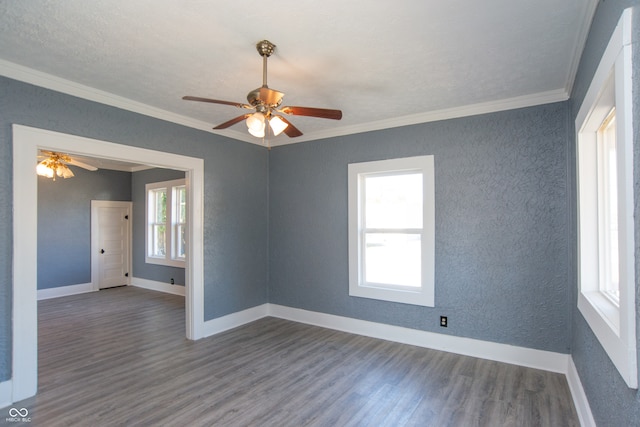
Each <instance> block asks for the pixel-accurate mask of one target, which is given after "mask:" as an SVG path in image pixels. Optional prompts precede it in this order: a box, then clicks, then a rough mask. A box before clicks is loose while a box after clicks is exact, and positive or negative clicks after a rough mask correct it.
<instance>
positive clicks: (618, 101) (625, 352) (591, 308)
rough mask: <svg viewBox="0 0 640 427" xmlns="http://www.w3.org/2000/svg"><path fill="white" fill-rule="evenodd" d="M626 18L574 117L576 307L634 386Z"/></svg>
mask: <svg viewBox="0 0 640 427" xmlns="http://www.w3.org/2000/svg"><path fill="white" fill-rule="evenodd" d="M630 23H631V22H630V14H629V13H628V12H625V14H623V17H622V19H621V20H620V23H619V24H618V26H617V27H616V29H615V31H614V34H613V36H612V38H611V41H610V42H609V45H608V46H607V48H606V50H605V53H604V55H603V57H602V60H601V62H600V65H599V66H598V69H597V70H596V73H595V75H594V78H593V81H592V82H591V85H590V87H589V89H588V91H587V94H586V96H585V99H584V101H583V103H582V105H581V107H580V110H579V112H578V116H577V118H576V135H577V143H576V147H577V173H578V176H577V181H578V262H579V266H578V286H579V292H578V309H579V310H580V313H582V315H583V316H584V318H585V320H586V321H587V323H588V324H589V326H590V328H591V329H592V330H593V332H594V334H595V336H596V337H597V338H598V340H599V341H600V343H601V344H602V346H603V348H604V349H605V351H606V352H607V354H608V355H609V357H610V358H611V360H612V362H613V363H614V365H615V366H616V368H617V369H618V371H619V372H620V374H621V375H622V377H623V378H624V380H625V381H626V383H627V385H628V386H629V387H632V388H637V387H638V376H637V358H636V352H637V348H636V320H635V268H634V249H635V244H634V223H633V204H634V202H633V197H634V196H633V140H632V137H633V135H632V134H633V132H632V127H631V124H632V118H633V116H632V111H631V110H632V103H631V45H630V39H631V35H630V28H631V26H630Z"/></svg>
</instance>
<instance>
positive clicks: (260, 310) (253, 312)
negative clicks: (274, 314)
mask: <svg viewBox="0 0 640 427" xmlns="http://www.w3.org/2000/svg"><path fill="white" fill-rule="evenodd" d="M268 306H269V304H262V305H258V306H256V307H252V308H248V309H246V310H242V311H238V312H236V313H231V314H228V315H226V316H222V317H218V318H217V319H212V320H207V321H205V322H204V335H203V337H210V336H212V335H215V334H219V333H220V332H224V331H228V330H229V329H233V328H237V327H238V326H242V325H244V324H246V323H249V322H253V321H254V320H258V319H262V318H263V317H267V316H268V311H269V307H268Z"/></svg>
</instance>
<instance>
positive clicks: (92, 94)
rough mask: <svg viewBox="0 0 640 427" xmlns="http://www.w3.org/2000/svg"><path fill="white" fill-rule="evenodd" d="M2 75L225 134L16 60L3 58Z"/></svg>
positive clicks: (204, 123)
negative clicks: (14, 61) (11, 60)
mask: <svg viewBox="0 0 640 427" xmlns="http://www.w3.org/2000/svg"><path fill="white" fill-rule="evenodd" d="M0 75H2V76H5V77H9V78H11V79H14V80H18V81H21V82H24V83H29V84H32V85H35V86H39V87H43V88H45V89H50V90H53V91H56V92H60V93H64V94H67V95H72V96H75V97H78V98H82V99H86V100H89V101H95V102H98V103H100V104H104V105H109V106H111V107H116V108H120V109H122V110H127V111H132V112H134V113H139V114H143V115H145V116H149V117H154V118H156V119H161V120H165V121H168V122H172V123H177V124H181V125H184V126H187V127H190V128H194V129H199V130H203V131H205V132H209V133H214V134H220V135H221V134H222V133H219V132H215V131H214V130H213V129H212V128H211V124H210V123H207V122H203V121H200V120H196V119H192V118H190V117H187V116H183V115H180V114H176V113H172V112H170V111H166V110H163V109H160V108H156V107H152V106H150V105H147V104H143V103H141V102H137V101H133V100H131V99H129V98H125V97H123V96H119V95H114V94H112V93H109V92H105V91H102V90H99V89H95V88H92V87H90V86H85V85H82V84H80V83H76V82H73V81H71V80H67V79H63V78H61V77H57V76H54V75H52V74H47V73H43V72H41V71H37V70H34V69H32V68H28V67H24V66H22V65H18V64H15V63H13V62H9V61H5V60H3V59H0Z"/></svg>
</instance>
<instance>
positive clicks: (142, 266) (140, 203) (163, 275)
mask: <svg viewBox="0 0 640 427" xmlns="http://www.w3.org/2000/svg"><path fill="white" fill-rule="evenodd" d="M132 175H133V177H132V180H131V185H132V187H131V192H132V195H131V196H132V199H131V200H132V201H133V214H132V216H133V248H132V253H133V260H132V264H133V277H138V278H141V279H147V280H155V281H158V282H163V283H170V282H171V278H173V279H174V280H175V284H176V285H182V286H184V284H185V281H184V272H185V269H184V268H179V267H169V266H166V265H157V264H147V263H146V262H145V253H146V243H145V242H146V237H145V229H146V227H147V221H146V218H145V215H146V191H145V185H146V184H148V183H151V182H161V181H171V180H174V179H182V178H184V172H182V171H176V170H171V169H159V168H156V169H149V170H145V171H140V172H134V173H133V174H132Z"/></svg>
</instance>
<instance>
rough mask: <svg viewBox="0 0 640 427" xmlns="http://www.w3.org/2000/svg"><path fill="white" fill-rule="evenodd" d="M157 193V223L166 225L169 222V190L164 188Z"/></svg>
mask: <svg viewBox="0 0 640 427" xmlns="http://www.w3.org/2000/svg"><path fill="white" fill-rule="evenodd" d="M154 193H155V222H157V223H162V224H165V223H166V222H167V190H166V188H162V189H160V190H156V191H154Z"/></svg>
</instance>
